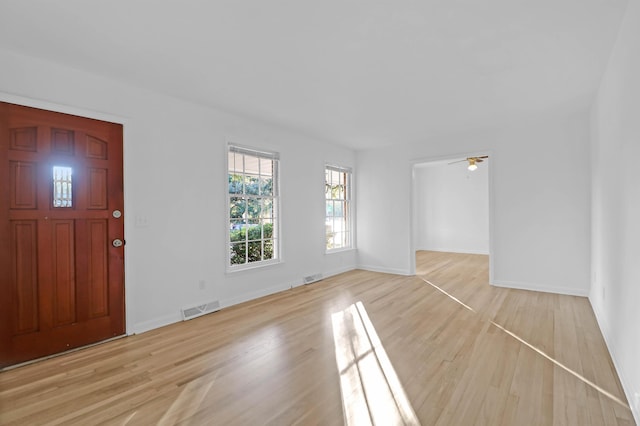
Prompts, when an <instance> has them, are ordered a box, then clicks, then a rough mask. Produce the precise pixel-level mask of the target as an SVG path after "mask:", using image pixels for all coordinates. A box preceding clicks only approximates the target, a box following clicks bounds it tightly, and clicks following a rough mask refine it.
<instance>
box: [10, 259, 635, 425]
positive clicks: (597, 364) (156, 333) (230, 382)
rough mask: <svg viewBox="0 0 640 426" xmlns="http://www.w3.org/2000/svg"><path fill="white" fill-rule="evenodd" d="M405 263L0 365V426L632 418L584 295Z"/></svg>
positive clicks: (443, 264) (470, 267) (442, 262)
mask: <svg viewBox="0 0 640 426" xmlns="http://www.w3.org/2000/svg"><path fill="white" fill-rule="evenodd" d="M416 260H417V262H416V265H417V275H416V276H415V277H405V276H397V275H390V274H381V273H375V272H367V271H352V272H348V273H344V274H341V275H338V276H335V277H332V278H328V279H325V280H323V281H321V282H318V283H315V284H312V285H309V286H303V287H298V288H296V289H293V290H289V291H285V292H282V293H278V294H275V295H271V296H268V297H264V298H261V299H258V300H254V301H251V302H247V303H244V304H241V305H237V306H233V307H230V308H227V309H223V310H222V311H220V312H216V313H213V314H210V315H206V316H204V317H201V318H198V319H194V320H191V321H187V322H184V323H179V324H173V325H171V326H168V327H163V328H161V329H157V330H153V331H150V332H147V333H144V334H142V335H137V336H130V337H127V338H123V339H119V340H116V341H112V342H109V343H105V344H103V345H98V346H95V347H91V348H86V349H83V350H80V351H77V352H73V353H69V354H66V355H63V356H60V357H56V358H52V359H49V360H45V361H42V362H38V363H35V364H32V365H28V366H24V367H19V368H16V369H13V370H7V371H4V372H1V373H0V425H25V424H29V425H45V424H46V425H87V424H91V425H99V424H103V425H124V424H126V425H149V424H160V425H173V424H176V425H200V424H202V425H208V424H225V425H229V424H239V425H244V424H247V425H256V424H270V425H288V424H298V425H309V424H322V425H324V424H326V425H336V424H343V423H347V424H352V423H350V418H349V416H347V417H345V413H346V412H354V413H355V412H359V413H361V414H362V413H364V414H363V415H364V416H365V417H366V418H365V419H364V420H363V419H362V418H360V419H359V420H358V424H361V423H360V422H364V423H366V422H371V423H372V424H373V423H375V422H378V423H380V422H383V420H382V419H381V418H380V417H386V416H387V415H389V416H391V417H390V418H393V416H396V417H395V418H396V419H400V418H402V419H403V420H398V421H399V422H400V423H405V424H419V423H421V424H423V425H457V424H464V425H523V424H536V425H632V424H634V423H633V418H632V416H631V412H630V410H629V407H628V405H627V403H626V400H625V397H624V393H623V391H622V387H621V384H620V381H619V380H618V377H617V375H616V372H615V369H614V367H613V363H612V361H611V358H610V356H609V353H608V352H607V349H606V345H605V343H604V340H603V338H602V335H601V334H600V330H599V328H598V324H597V322H596V320H595V316H594V315H593V311H592V309H591V306H590V305H589V301H588V300H587V299H586V298H581V297H573V296H562V295H555V294H547V293H538V292H532V291H524V290H514V289H506V288H498V287H493V286H491V285H490V284H489V273H488V258H487V256H482V255H470V254H454V253H438V252H418V253H417V258H416ZM358 302H360V303H361V306H362V312H361V313H359V314H358V315H360V316H357V315H356V316H354V314H353V312H360V311H357V310H356V311H354V310H353V309H354V308H353V307H354V306H357V304H358ZM341 312H351V313H350V314H349V315H351V316H350V317H348V316H347V317H345V316H344V315H346V314H340V313H341ZM334 315H338V316H334ZM339 315H342V316H339ZM362 315H364V316H362ZM335 318H353V321H356V322H354V326H353V327H351V328H349V330H350V331H349V332H348V333H347V334H344V335H343V337H342V338H338V337H336V336H334V330H335V328H334V326H335V324H334V321H336V319H335ZM358 318H360V320H358ZM357 321H362V324H359V323H357ZM365 324H369V325H370V326H371V329H369V328H368V326H365ZM358 330H360V331H358ZM362 330H364V331H362ZM374 342H379V343H380V344H381V346H380V347H377V346H376V345H375V344H374ZM344 345H349V346H348V348H347V347H346V346H344ZM336 348H338V350H336ZM358 348H361V349H362V348H364V351H360V352H358V351H359V349H358ZM367 348H377V349H375V350H374V349H367ZM350 351H351V352H350ZM354 351H355V352H354ZM380 351H384V352H380ZM340 353H343V354H344V353H354V354H360V355H357V356H354V357H353V358H352V359H349V360H347V361H346V362H347V364H344V362H345V360H342V362H343V365H346V366H348V367H349V374H350V376H349V377H348V380H352V381H353V380H355V382H354V383H352V384H356V385H357V383H356V382H361V383H363V384H364V386H355V387H350V388H344V387H341V383H343V384H344V383H346V382H345V379H347V376H345V374H347V373H346V372H345V371H346V370H345V371H339V370H338V365H340V363H339V362H338V360H337V358H336V357H337V356H341V355H340ZM385 359H386V360H388V361H389V365H390V366H391V368H393V371H390V370H389V369H388V368H387V367H388V365H386V364H385ZM383 365H385V366H386V367H384V368H383ZM394 378H397V381H395V379H394ZM348 380H347V382H348ZM398 386H400V387H401V388H398ZM354 392H355V393H354ZM378 392H381V393H378ZM385 395H386V396H385ZM376 398H377V399H376ZM380 398H383V399H380ZM385 398H386V399H385ZM375 400H377V401H379V402H378V404H377V405H376V406H371V405H368V404H370V402H369V401H375ZM363 401H364V402H363ZM345 404H347V406H346V407H345ZM348 404H360V405H359V406H358V407H353V408H354V410H352V409H351V408H350V407H349V406H348ZM406 404H408V405H406ZM381 407H387V409H386V410H382V411H381V410H380V408H381ZM392 407H397V411H395V410H396V409H395V408H394V409H392ZM402 407H408V408H407V409H408V411H407V410H404V411H403V408H402ZM391 411H393V412H394V413H396V414H393V413H391ZM398 413H400V414H398ZM402 413H405V414H406V413H414V414H413V415H415V417H413V418H412V417H411V416H407V417H398V416H403V415H405V414H402ZM367 416H368V417H367Z"/></svg>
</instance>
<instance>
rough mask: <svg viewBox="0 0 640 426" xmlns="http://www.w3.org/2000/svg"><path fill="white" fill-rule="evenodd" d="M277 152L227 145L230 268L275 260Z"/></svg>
mask: <svg viewBox="0 0 640 426" xmlns="http://www.w3.org/2000/svg"><path fill="white" fill-rule="evenodd" d="M278 165H279V156H278V154H277V153H272V152H261V151H256V150H252V149H248V148H242V147H239V146H234V145H230V146H229V152H228V176H229V182H228V184H229V189H228V206H229V209H228V219H229V239H228V242H229V259H228V263H227V265H228V267H229V268H230V269H243V268H245V267H252V266H259V265H263V264H270V263H277V262H278V261H279V259H280V255H279V235H278V234H279V226H278V219H279V217H278V212H279V208H280V205H279V204H280V198H279V194H278V192H279V182H278Z"/></svg>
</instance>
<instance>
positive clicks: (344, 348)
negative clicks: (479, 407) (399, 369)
mask: <svg viewBox="0 0 640 426" xmlns="http://www.w3.org/2000/svg"><path fill="white" fill-rule="evenodd" d="M331 321H332V325H333V338H334V343H335V351H336V364H337V367H338V372H339V374H340V391H341V395H342V406H343V410H344V417H345V424H346V425H367V424H388V425H391V424H394V425H399V424H406V425H419V424H420V421H419V420H418V417H417V416H416V413H415V411H414V410H413V407H412V406H411V403H410V401H409V399H408V398H407V395H406V393H405V391H404V388H403V387H402V384H401V383H400V380H399V379H398V376H397V374H396V372H395V370H394V368H393V365H392V364H391V361H390V360H389V358H388V356H387V353H386V352H385V350H384V347H383V346H382V342H381V341H380V338H379V337H378V334H377V333H376V330H375V328H374V327H373V324H372V323H371V320H370V319H369V316H368V315H367V311H366V310H365V308H364V305H363V304H362V302H357V303H356V304H353V305H351V306H349V307H348V308H347V309H345V310H343V311H340V312H336V313H334V314H332V315H331Z"/></svg>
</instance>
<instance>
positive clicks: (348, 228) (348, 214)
mask: <svg viewBox="0 0 640 426" xmlns="http://www.w3.org/2000/svg"><path fill="white" fill-rule="evenodd" d="M324 176H325V180H324V188H325V189H324V192H325V229H326V233H325V237H326V250H327V252H330V251H333V250H343V249H349V248H352V247H353V214H352V204H351V192H352V191H351V180H352V172H351V169H348V168H343V167H337V166H329V165H327V166H325V171H324Z"/></svg>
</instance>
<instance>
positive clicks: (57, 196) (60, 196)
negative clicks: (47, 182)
mask: <svg viewBox="0 0 640 426" xmlns="http://www.w3.org/2000/svg"><path fill="white" fill-rule="evenodd" d="M72 171H73V170H72V168H71V167H62V166H53V207H72V204H73V200H72V198H73V190H72V185H71V175H72Z"/></svg>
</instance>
